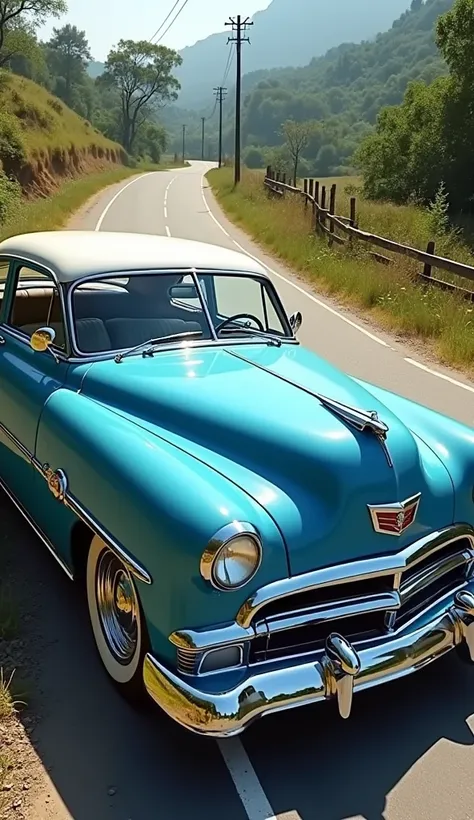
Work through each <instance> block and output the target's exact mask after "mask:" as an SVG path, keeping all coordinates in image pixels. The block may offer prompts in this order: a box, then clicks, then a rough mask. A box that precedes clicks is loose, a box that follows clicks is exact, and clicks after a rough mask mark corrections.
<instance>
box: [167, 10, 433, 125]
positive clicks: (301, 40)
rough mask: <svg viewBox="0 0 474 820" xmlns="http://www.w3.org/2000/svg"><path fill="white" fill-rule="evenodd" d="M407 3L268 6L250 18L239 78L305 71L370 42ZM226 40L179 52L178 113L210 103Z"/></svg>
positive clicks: (213, 40)
mask: <svg viewBox="0 0 474 820" xmlns="http://www.w3.org/2000/svg"><path fill="white" fill-rule="evenodd" d="M414 1H415V3H416V2H417V0H414ZM409 3H410V0H330V2H327V0H273V1H272V2H271V3H270V5H269V6H268V8H267V9H265V10H264V11H260V12H257V13H256V14H255V15H254V17H253V23H254V25H253V26H252V27H251V29H250V30H249V31H248V36H249V37H250V42H251V45H248V44H245V45H244V46H243V58H242V63H243V72H244V74H245V73H247V72H251V71H257V70H259V69H271V68H279V67H284V66H304V65H306V64H307V63H309V62H310V60H311V59H312V58H313V57H317V56H319V55H322V54H325V53H326V52H327V51H328V50H329V49H331V48H333V47H334V46H338V45H340V43H344V42H346V41H349V42H358V41H360V40H364V39H369V38H371V37H373V36H375V35H376V34H377V33H378V32H379V31H384V30H386V29H387V28H388V27H389V26H390V25H391V23H392V21H393V20H394V19H395V18H396V17H399V16H400V14H401V13H402V12H404V11H405V10H406V9H407V7H408V6H409ZM223 22H224V21H223ZM229 34H230V31H229V30H227V31H224V32H221V33H219V34H212V35H211V36H210V37H207V38H206V39H205V40H200V41H199V42H197V43H196V44H195V45H193V46H189V47H187V48H185V49H183V50H182V51H181V52H180V53H181V56H182V57H183V64H182V66H181V67H180V69H179V70H178V71H177V72H176V76H177V77H178V79H179V81H180V83H181V93H180V97H179V101H178V104H179V106H180V107H183V108H189V109H197V108H201V107H203V106H205V105H206V103H207V102H208V101H209V99H210V98H211V99H212V89H213V87H214V86H216V85H219V84H220V83H221V82H222V80H223V75H224V69H225V65H226V58H227V54H228V46H227V38H228V36H229Z"/></svg>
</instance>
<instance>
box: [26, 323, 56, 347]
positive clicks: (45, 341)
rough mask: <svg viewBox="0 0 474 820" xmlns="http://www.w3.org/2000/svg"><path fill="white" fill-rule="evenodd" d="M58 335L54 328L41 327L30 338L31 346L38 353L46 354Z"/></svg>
mask: <svg viewBox="0 0 474 820" xmlns="http://www.w3.org/2000/svg"><path fill="white" fill-rule="evenodd" d="M55 338H56V333H55V331H54V330H53V328H52V327H40V328H38V330H35V332H34V333H33V334H32V335H31V337H30V345H31V347H32V348H33V350H36V351H37V352H38V353H44V351H45V350H47V349H48V348H49V347H50V345H52V344H53V342H54V340H55Z"/></svg>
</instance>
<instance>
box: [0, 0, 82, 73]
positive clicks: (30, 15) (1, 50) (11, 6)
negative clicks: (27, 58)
mask: <svg viewBox="0 0 474 820" xmlns="http://www.w3.org/2000/svg"><path fill="white" fill-rule="evenodd" d="M65 11H67V6H66V3H65V0H0V68H1V67H2V66H4V65H5V64H6V63H8V61H9V59H10V58H11V57H12V56H13V55H14V54H17V53H18V45H17V43H15V40H13V45H12V44H11V41H10V44H9V43H7V39H8V35H9V34H10V33H11V32H12V31H15V30H17V29H18V28H21V27H23V25H24V24H25V23H27V24H29V26H30V27H31V28H32V29H33V30H34V29H35V28H37V27H38V26H40V25H41V24H42V23H44V22H45V20H47V18H48V17H60V16H61V14H63V13H64V12H65Z"/></svg>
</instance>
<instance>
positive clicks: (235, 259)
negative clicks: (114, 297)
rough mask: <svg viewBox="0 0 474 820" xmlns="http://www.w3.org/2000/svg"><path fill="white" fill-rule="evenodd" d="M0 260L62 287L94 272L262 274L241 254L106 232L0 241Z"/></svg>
mask: <svg viewBox="0 0 474 820" xmlns="http://www.w3.org/2000/svg"><path fill="white" fill-rule="evenodd" d="M1 256H15V257H20V258H21V259H23V260H25V261H29V262H36V263H37V264H38V265H41V266H43V267H46V268H49V269H50V270H51V271H52V272H53V273H54V275H55V276H56V278H57V280H58V281H59V282H63V283H69V282H74V281H75V280H76V279H80V278H82V277H84V276H89V275H91V274H97V273H105V274H108V273H117V272H120V273H124V272H127V271H142V270H143V271H145V270H154V271H157V270H170V269H171V270H175V269H177V268H185V269H189V268H198V269H201V270H219V271H226V272H227V271H229V272H231V273H239V272H246V273H253V274H257V275H259V276H266V275H267V274H266V273H265V270H264V268H263V267H262V266H261V265H260V264H259V263H258V262H256V261H254V260H253V259H252V258H251V257H249V256H246V255H245V254H243V253H238V252H237V251H233V250H229V249H228V248H223V247H220V246H219V245H210V244H207V243H205V242H195V241H193V240H190V239H178V238H174V237H167V236H155V235H152V234H137V233H118V232H107V231H97V232H95V231H41V232H38V233H30V234H20V235H19V236H13V237H11V238H10V239H6V240H5V241H4V242H0V257H1Z"/></svg>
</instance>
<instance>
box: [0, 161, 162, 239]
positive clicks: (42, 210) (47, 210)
mask: <svg viewBox="0 0 474 820" xmlns="http://www.w3.org/2000/svg"><path fill="white" fill-rule="evenodd" d="M167 167H169V166H166V165H162V166H160V165H139V166H137V167H136V168H126V167H124V166H120V167H118V168H113V169H112V170H110V171H104V172H102V173H99V174H90V175H88V176H86V177H82V178H80V179H75V180H69V181H68V182H65V183H64V184H63V185H62V186H61V187H60V188H59V189H58V191H57V192H56V193H55V194H54V196H51V197H48V198H46V199H36V200H33V201H28V200H23V201H22V202H21V203H20V204H19V205H18V206H17V207H15V209H14V211H12V212H11V214H10V215H9V218H8V219H7V221H6V222H5V224H4V225H1V226H0V241H1V240H3V239H7V238H8V237H9V236H14V235H15V234H20V233H29V232H30V231H50V230H56V229H59V228H62V227H63V226H64V224H65V223H66V222H67V220H68V219H69V218H70V217H71V216H72V215H73V214H74V213H75V212H76V211H77V210H78V209H79V208H80V207H81V205H83V204H84V203H85V202H87V200H88V199H90V197H92V196H94V194H97V193H98V192H99V191H101V190H103V189H104V188H107V187H108V186H109V185H113V184H114V183H116V182H121V181H122V180H124V179H127V177H132V176H135V175H136V174H138V173H142V172H146V171H164V170H166V168H167ZM172 167H178V166H172Z"/></svg>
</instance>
